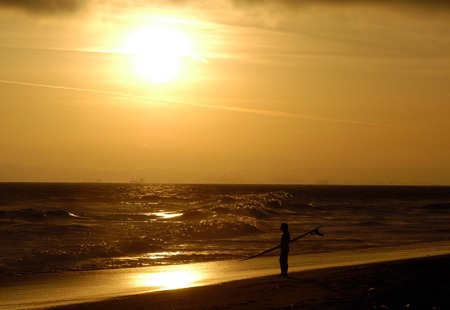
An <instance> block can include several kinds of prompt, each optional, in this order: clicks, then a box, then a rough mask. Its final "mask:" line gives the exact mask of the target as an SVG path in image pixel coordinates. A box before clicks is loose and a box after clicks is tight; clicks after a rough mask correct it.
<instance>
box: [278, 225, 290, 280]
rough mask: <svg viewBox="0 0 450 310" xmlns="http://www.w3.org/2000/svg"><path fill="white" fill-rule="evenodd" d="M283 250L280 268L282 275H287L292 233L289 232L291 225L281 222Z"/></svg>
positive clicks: (281, 245)
mask: <svg viewBox="0 0 450 310" xmlns="http://www.w3.org/2000/svg"><path fill="white" fill-rule="evenodd" d="M281 231H282V232H283V234H282V235H281V242H280V247H281V252H280V269H281V276H284V277H285V276H287V272H288V255H289V242H290V241H291V234H290V233H289V226H288V224H286V223H283V224H281Z"/></svg>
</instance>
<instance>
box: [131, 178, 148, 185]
mask: <svg viewBox="0 0 450 310" xmlns="http://www.w3.org/2000/svg"><path fill="white" fill-rule="evenodd" d="M130 183H134V184H143V183H145V180H144V178H134V179H131V180H130Z"/></svg>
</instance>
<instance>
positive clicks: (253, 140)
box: [0, 0, 450, 185]
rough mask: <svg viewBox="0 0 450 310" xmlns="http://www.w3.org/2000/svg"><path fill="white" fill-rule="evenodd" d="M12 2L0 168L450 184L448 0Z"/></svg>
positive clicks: (44, 176) (93, 175)
mask: <svg viewBox="0 0 450 310" xmlns="http://www.w3.org/2000/svg"><path fill="white" fill-rule="evenodd" d="M392 3H393V1H382V0H381V1H375V0H373V1H351V0H336V1H331V0H329V1H326V0H315V1H312V0H304V1H301V0H299V1H288V0H284V1H283V0H278V1H275V0H273V1H269V0H267V1H264V0H262V1H256V0H254V1H252V0H247V1H244V0H234V1H232V0H219V1H195V0H193V1H189V0H185V1H182V0H178V1H175V0H173V1H163V0H160V1H144V0H135V1H125V0H113V1H106V0H84V1H83V0H77V1H76V0H67V1H55V0H39V1H20V0H19V1H17V0H14V1H13V0H0V145H1V149H0V150H1V151H0V181H66V182H67V181H68V182H79V181H86V180H94V179H101V180H102V181H103V182H128V181H129V180H130V179H132V178H141V177H142V178H144V179H145V180H146V181H147V182H195V183H197V182H201V183H303V184H316V183H332V184H432V185H434V184H440V185H450V142H449V141H450V140H449V134H450V3H449V2H448V1H443V0H431V1H410V0H403V1H395V4H392Z"/></svg>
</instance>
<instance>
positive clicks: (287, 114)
mask: <svg viewBox="0 0 450 310" xmlns="http://www.w3.org/2000/svg"><path fill="white" fill-rule="evenodd" d="M0 83H2V84H12V85H22V86H29V87H41V88H52V89H59V90H68V91H77V92H87V93H97V94H105V95H112V96H116V97H118V98H127V99H132V100H138V101H147V102H154V103H165V104H171V105H184V106H192V107H196V108H201V109H212V110H222V111H229V112H237V113H245V114H256V115H261V116H269V117H283V118H295V119H301V120H307V121H319V122H331V123H345V124H353V125H366V126H386V125H385V124H380V123H370V122H364V121H359V120H352V119H338V118H328V117H322V116H315V115H309V114H300V113H290V112H284V111H276V110H264V109H250V108H241V107H235V106H220V105H213V104H203V103H194V102H187V101H174V100H166V99H160V98H152V97H146V96H136V95H132V94H126V93H119V92H111V91H103V90H96V89H86V88H77V87H67V86H59V85H48V84H37V83H26V82H19V81H9V80H0Z"/></svg>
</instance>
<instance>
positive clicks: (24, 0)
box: [0, 0, 89, 14]
mask: <svg viewBox="0 0 450 310" xmlns="http://www.w3.org/2000/svg"><path fill="white" fill-rule="evenodd" d="M88 2H89V0H0V6H1V7H6V8H13V9H19V10H24V11H27V12H30V13H36V14H58V13H74V12H77V11H79V10H80V9H82V8H84V7H85V6H86V5H87V3H88Z"/></svg>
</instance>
